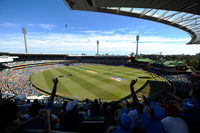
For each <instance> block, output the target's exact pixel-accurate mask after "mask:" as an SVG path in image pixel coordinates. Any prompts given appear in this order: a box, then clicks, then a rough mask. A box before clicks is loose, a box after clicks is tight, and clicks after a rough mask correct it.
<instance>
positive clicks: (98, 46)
mask: <svg viewBox="0 0 200 133" xmlns="http://www.w3.org/2000/svg"><path fill="white" fill-rule="evenodd" d="M97 55H99V40H97Z"/></svg>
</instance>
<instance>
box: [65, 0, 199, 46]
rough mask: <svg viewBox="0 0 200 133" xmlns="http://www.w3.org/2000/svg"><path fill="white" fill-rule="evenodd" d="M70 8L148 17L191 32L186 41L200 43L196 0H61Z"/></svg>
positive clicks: (142, 17)
mask: <svg viewBox="0 0 200 133" xmlns="http://www.w3.org/2000/svg"><path fill="white" fill-rule="evenodd" d="M64 1H65V3H66V5H67V6H68V7H69V8H71V9H72V10H84V11H95V12H104V13H111V14H119V15H124V16H130V17H135V18H141V19H147V20H151V21H155V22H159V23H163V24H167V25H170V26H174V27H176V28H179V29H182V30H184V31H186V32H187V33H189V34H190V36H191V40H190V42H188V44H200V21H199V20H200V1H199V0H64Z"/></svg>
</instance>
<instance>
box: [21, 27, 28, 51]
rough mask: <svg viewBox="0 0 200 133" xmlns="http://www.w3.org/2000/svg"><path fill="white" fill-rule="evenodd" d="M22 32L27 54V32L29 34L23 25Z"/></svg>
mask: <svg viewBox="0 0 200 133" xmlns="http://www.w3.org/2000/svg"><path fill="white" fill-rule="evenodd" d="M22 33H23V34H24V45H25V53H26V54H27V53H28V50H27V44H26V34H27V31H26V28H24V27H22Z"/></svg>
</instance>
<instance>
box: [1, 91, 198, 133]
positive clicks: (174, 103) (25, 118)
mask: <svg viewBox="0 0 200 133" xmlns="http://www.w3.org/2000/svg"><path fill="white" fill-rule="evenodd" d="M189 96H190V97H188V98H187V99H181V98H179V97H177V96H175V95H174V94H170V97H171V99H170V100H167V101H159V102H158V101H148V99H146V98H145V97H144V100H143V101H142V102H140V103H139V106H140V108H138V106H136V100H135V99H133V101H125V102H116V101H113V102H101V100H100V99H95V100H94V101H92V100H89V99H86V100H84V101H78V100H73V101H65V102H64V103H63V105H62V107H60V108H59V110H57V111H54V104H53V102H52V101H49V102H48V103H46V104H41V103H39V102H38V101H37V100H35V101H34V102H33V103H27V104H29V106H27V107H28V109H27V110H23V111H22V110H20V111H19V110H18V108H17V105H16V103H14V102H12V101H11V100H6V99H1V100H0V115H1V116H0V118H1V119H0V132H5V133H6V132H28V131H30V130H36V131H38V130H39V131H42V130H43V131H44V132H50V130H54V131H64V132H84V133H89V132H96V133H103V132H107V133H198V132H199V131H200V129H199V128H200V127H199V123H200V89H199V87H198V88H195V89H191V90H190V91H189ZM11 114H12V115H11Z"/></svg>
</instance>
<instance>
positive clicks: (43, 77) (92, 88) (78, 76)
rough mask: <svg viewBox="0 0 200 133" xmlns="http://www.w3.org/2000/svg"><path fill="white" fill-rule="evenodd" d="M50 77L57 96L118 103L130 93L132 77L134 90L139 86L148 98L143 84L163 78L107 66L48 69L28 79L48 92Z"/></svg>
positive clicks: (138, 71)
mask: <svg viewBox="0 0 200 133" xmlns="http://www.w3.org/2000/svg"><path fill="white" fill-rule="evenodd" d="M54 77H57V78H58V88H57V95H60V96H63V97H66V98H75V99H76V98H77V99H85V98H89V99H95V98H100V99H101V100H119V99H121V98H124V97H126V96H128V95H129V94H130V90H129V84H130V82H131V80H133V79H136V78H137V80H138V81H137V83H136V84H135V90H136V91H137V90H138V89H140V88H141V87H142V88H143V89H142V90H141V89H140V90H141V91H144V90H145V91H144V92H143V94H144V95H147V96H148V95H149V93H150V91H151V90H150V89H151V88H152V85H147V84H146V85H145V83H148V82H147V81H156V82H164V79H163V78H161V77H158V76H157V75H154V74H152V73H149V72H147V71H143V70H139V69H133V68H128V67H123V66H107V65H83V66H68V67H62V68H56V69H50V70H47V71H42V72H38V73H35V74H33V75H32V76H31V78H30V80H31V82H32V83H33V84H34V85H35V86H37V87H38V88H40V89H42V90H44V91H46V92H51V89H52V88H53V82H52V78H54ZM144 85H145V87H144ZM153 87H154V88H156V87H155V86H153ZM158 89H159V88H158ZM138 94H139V93H138ZM140 95H141V94H140Z"/></svg>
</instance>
